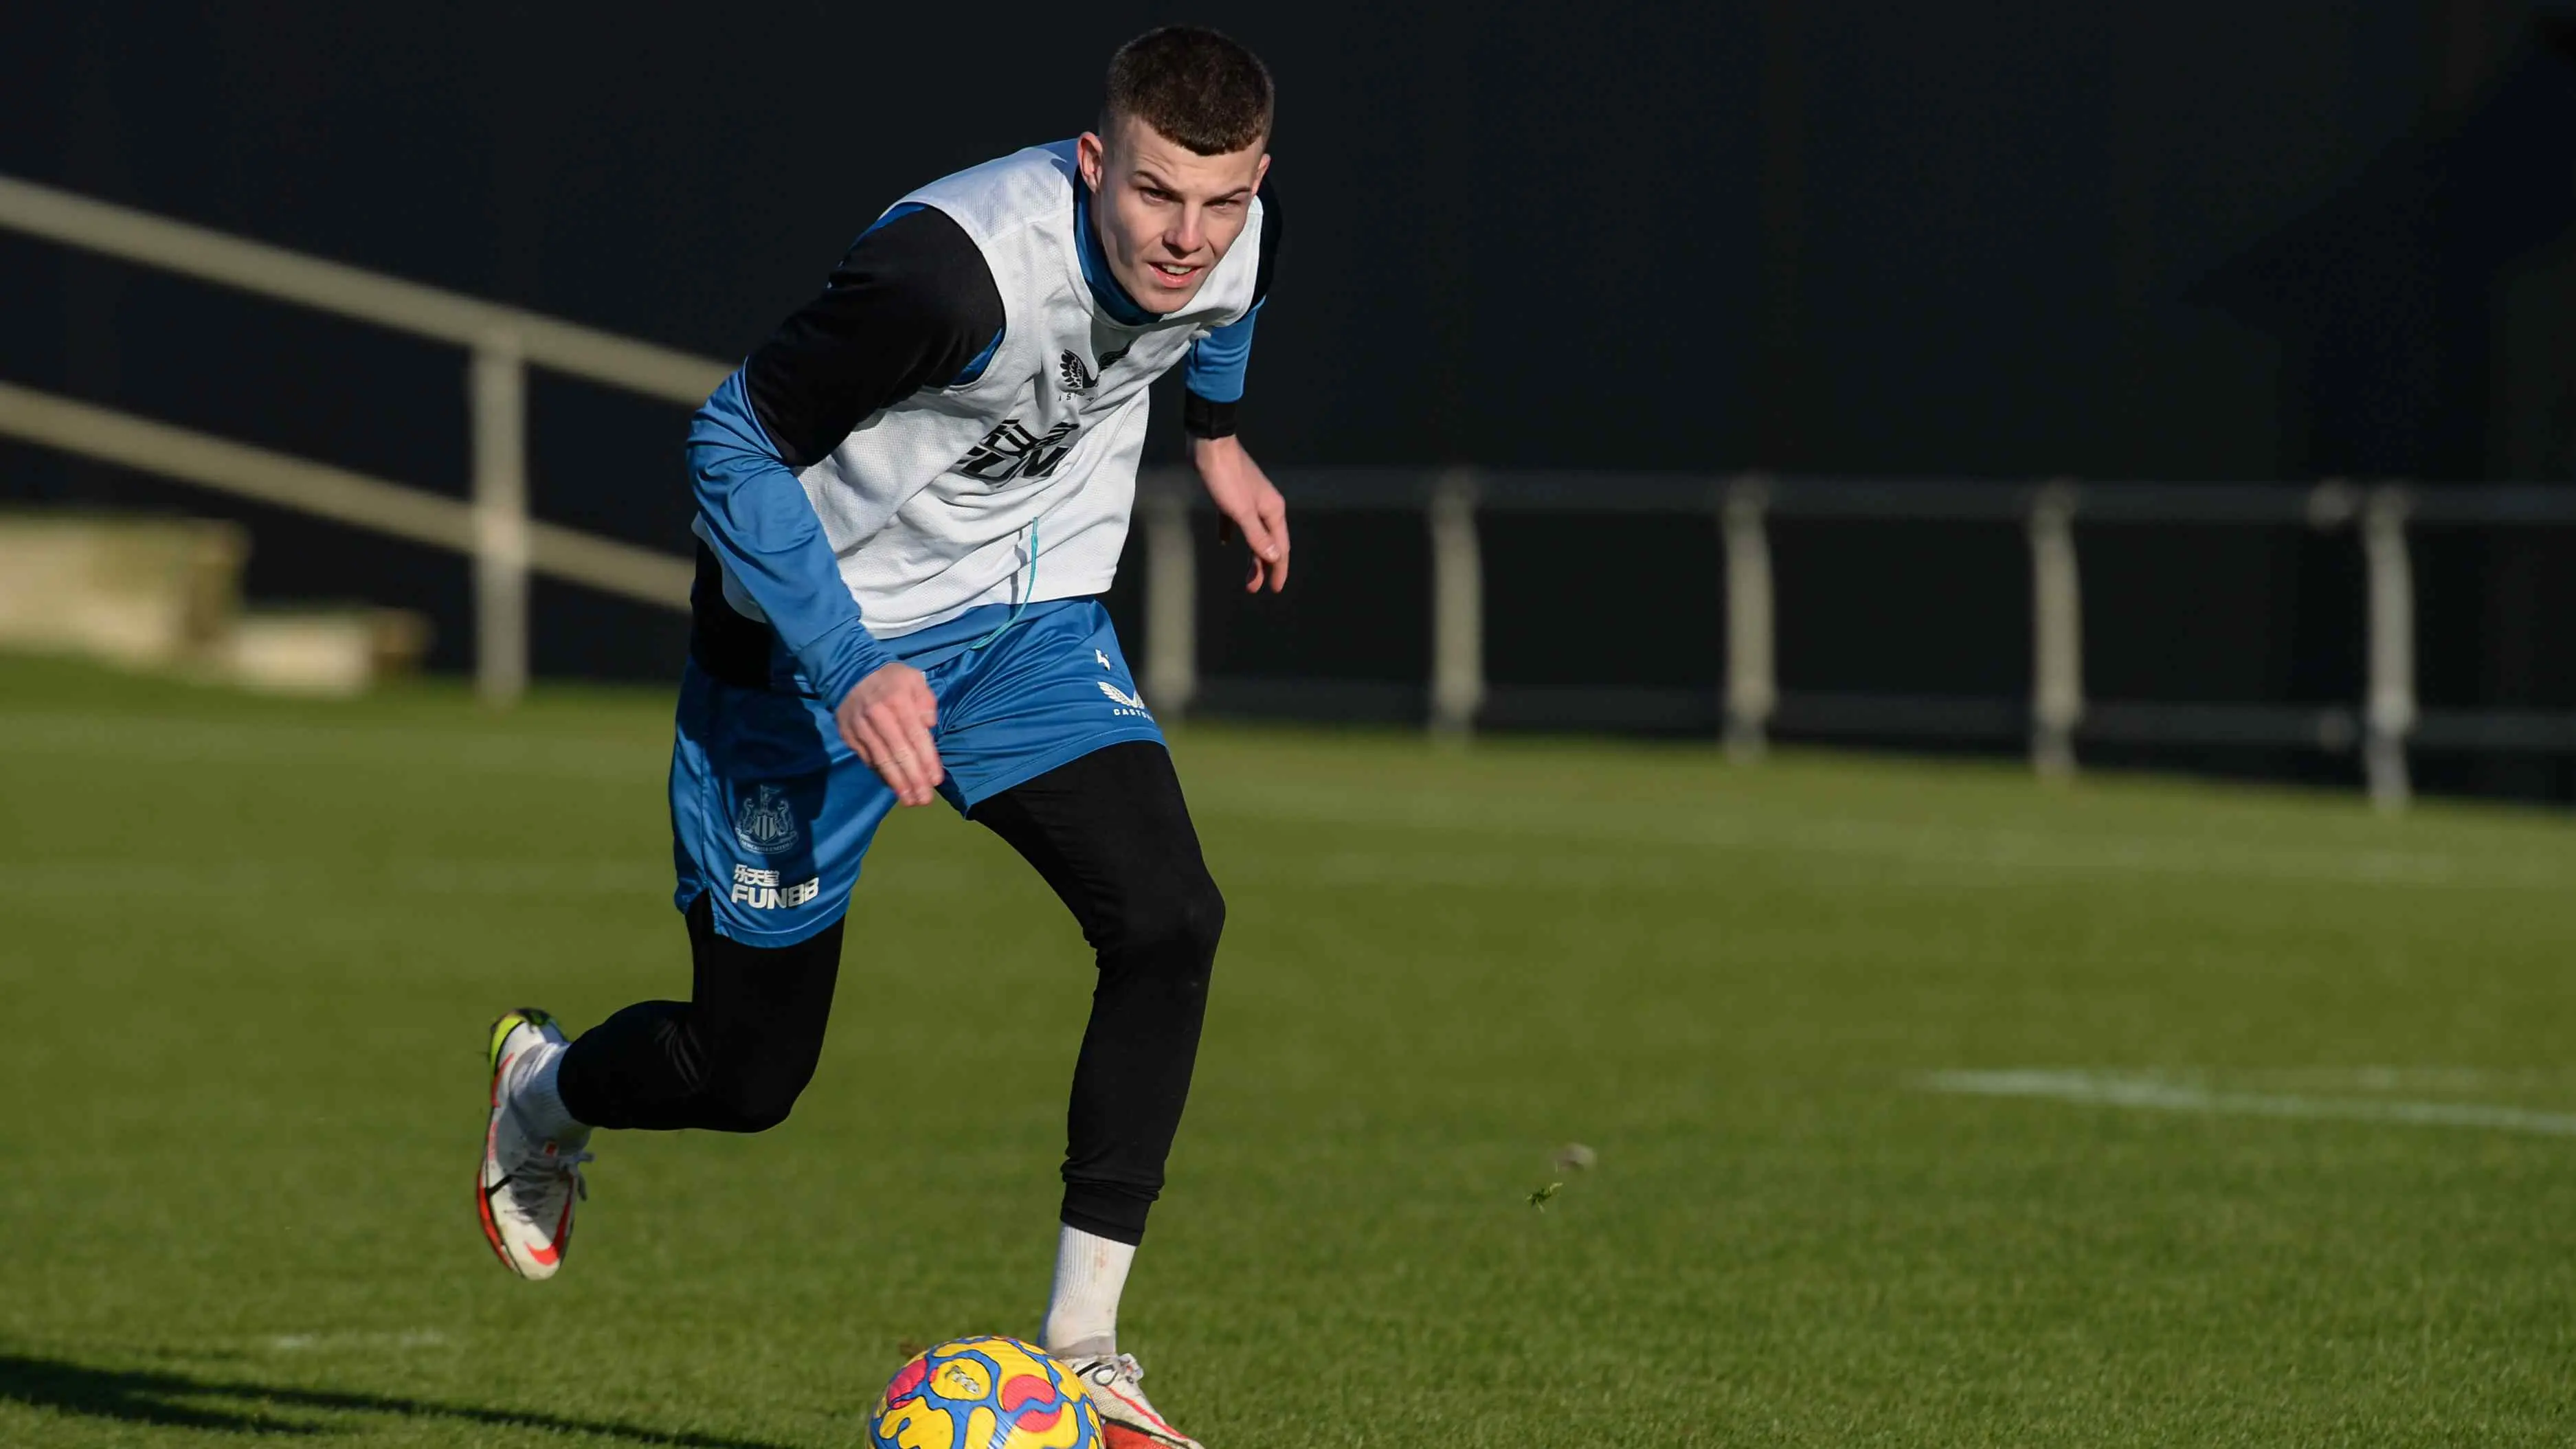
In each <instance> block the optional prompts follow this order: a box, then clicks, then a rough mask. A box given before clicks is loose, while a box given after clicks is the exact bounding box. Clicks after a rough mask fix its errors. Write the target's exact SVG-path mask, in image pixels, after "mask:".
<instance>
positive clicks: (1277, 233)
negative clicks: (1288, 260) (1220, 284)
mask: <svg viewBox="0 0 2576 1449" xmlns="http://www.w3.org/2000/svg"><path fill="white" fill-rule="evenodd" d="M1287 244H1288V213H1286V212H1284V211H1281V210H1280V209H1279V190H1278V188H1277V187H1274V186H1272V185H1271V184H1270V183H1269V182H1268V181H1264V182H1262V183H1261V268H1260V270H1258V271H1256V272H1254V273H1253V274H1252V301H1253V304H1254V305H1255V306H1258V305H1260V304H1261V303H1262V302H1263V301H1264V300H1266V299H1267V298H1268V297H1269V296H1270V274H1271V272H1272V271H1273V270H1274V269H1275V268H1276V267H1277V266H1278V264H1279V251H1280V248H1282V247H1284V246H1286V245H1287Z"/></svg>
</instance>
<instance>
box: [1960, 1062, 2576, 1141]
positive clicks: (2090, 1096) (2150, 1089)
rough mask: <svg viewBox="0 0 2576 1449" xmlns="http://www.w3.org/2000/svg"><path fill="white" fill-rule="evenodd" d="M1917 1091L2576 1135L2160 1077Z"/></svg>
mask: <svg viewBox="0 0 2576 1449" xmlns="http://www.w3.org/2000/svg"><path fill="white" fill-rule="evenodd" d="M1916 1085H1918V1086H1920V1087H1922V1088H1923V1089H1924V1090H1926V1091H1931V1092H1951V1093H1958V1094H1962V1095H1966V1096H1974V1097H2039V1098H2045V1099H2048V1100H2051V1101H2058V1102H2079V1103H2084V1104H2087V1105H2093V1106H2104V1107H2140V1108H2145V1109H2147V1110H2149V1111H2156V1112H2205V1113H2212V1114H2220V1115H2228V1116H2242V1117H2310V1118H2330V1119H2337V1120H2342V1121H2348V1122H2404V1123H2409V1124H2413V1125H2416V1126H2424V1127H2481V1128H2486V1129H2489V1130H2492V1131H2498V1132H2531V1133H2537V1134H2539V1135H2541V1136H2544V1137H2576V1114H2570V1113H2566V1112H2534V1111H2532V1110H2530V1109H2528V1108H2524V1107H2505V1106H2497V1105H2494V1104H2490V1103H2484V1102H2409V1101H2387V1100H2384V1099H2380V1100H2374V1099H2372V1098H2367V1097H2303V1096H2288V1095H2282V1094H2276V1093H2269V1092H2213V1091H2210V1090H2208V1089H2206V1088H2203V1087H2194V1086H2190V1085H2187V1084H2184V1083H2179V1082H2170V1081H2163V1080H2159V1079H2157V1078H2154V1077H2127V1076H2112V1075H2108V1074H2104V1073H2098V1072H2067V1071H2011V1072H1933V1073H1930V1074H1928V1075H1926V1076H1923V1077H1921V1078H1918V1079H1917V1082H1916Z"/></svg>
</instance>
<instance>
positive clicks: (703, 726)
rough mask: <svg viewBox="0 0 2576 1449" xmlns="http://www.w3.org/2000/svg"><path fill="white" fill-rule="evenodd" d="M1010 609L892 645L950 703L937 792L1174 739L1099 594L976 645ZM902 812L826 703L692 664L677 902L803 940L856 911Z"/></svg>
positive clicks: (684, 730) (971, 790) (685, 697)
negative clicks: (889, 823) (882, 828)
mask: <svg viewBox="0 0 2576 1449" xmlns="http://www.w3.org/2000/svg"><path fill="white" fill-rule="evenodd" d="M1008 617H1009V607H1008V606H1007V605H1000V604H996V605H990V606H988V607H986V608H983V609H977V610H975V611H973V612H972V613H970V614H968V615H967V616H966V617H964V618H962V619H958V620H955V621H952V622H951V623H949V624H944V625H940V626H938V627H937V628H934V629H929V630H924V631H923V632H922V633H921V634H920V635H907V636H905V637H903V638H899V639H895V640H891V641H889V646H890V647H891V648H892V649H893V650H894V651H895V653H896V656H897V657H898V658H901V659H903V660H904V661H905V662H906V663H909V664H912V665H913V667H915V668H917V669H920V670H922V672H923V673H924V674H925V675H926V676H927V677H928V678H929V681H930V690H931V693H932V694H933V695H935V696H936V697H937V698H938V700H939V727H938V728H937V729H935V730H933V731H932V735H931V737H932V739H933V740H934V741H935V742H936V743H937V745H938V746H939V760H940V763H941V764H942V765H944V766H945V767H946V769H947V779H946V780H945V781H943V782H942V783H941V785H940V787H939V792H940V793H941V794H942V795H945V796H946V797H948V803H949V804H951V805H954V806H956V807H957V809H958V811H959V812H960V813H961V814H962V813H965V812H968V811H971V810H973V809H974V808H975V806H976V804H977V803H978V802H979V801H982V800H985V799H988V798H990V797H992V796H994V795H998V794H1000V793H1001V792H1002V791H1004V790H1008V789H1010V788H1011V787H1012V786H1014V785H1018V784H1022V783H1024V782H1026V781H1029V780H1033V779H1035V778H1037V777H1038V776H1040V775H1043V774H1045V773H1046V772H1047V771H1049V770H1052V769H1054V768H1055V767H1056V766H1058V765H1061V764H1064V763H1066V762H1067V761H1069V760H1074V759H1078V758H1080V757H1081V756H1083V755H1087V754H1089V753H1091V752H1092V751H1093V750H1096V749H1100V748H1101V747H1103V746H1105V745H1113V744H1116V743H1118V742H1120V741H1122V740H1153V741H1155V742H1156V743H1158V744H1159V743H1161V742H1162V739H1163V731H1162V729H1161V727H1159V726H1157V725H1156V724H1155V723H1154V717H1153V716H1152V715H1151V714H1148V713H1147V712H1146V710H1145V702H1144V701H1143V700H1142V699H1141V698H1139V697H1138V695H1137V690H1136V680H1135V676H1134V675H1132V674H1131V673H1129V672H1128V669H1127V659H1126V656H1125V655H1123V654H1121V653H1120V652H1119V649H1118V635H1117V632H1116V631H1115V630H1114V629H1112V628H1111V627H1110V624H1109V611H1108V610H1106V609H1104V608H1102V607H1101V606H1100V601H1099V600H1097V599H1062V600H1055V601H1050V602H1047V603H1042V604H1035V605H1032V606H1030V607H1029V608H1028V610H1027V611H1026V612H1025V613H1023V614H1022V615H1021V616H1020V619H1019V622H1017V623H1015V624H1012V625H1010V626H1009V627H1008V628H1006V629H1004V630H1003V631H1002V632H1001V633H1000V634H999V636H998V637H994V638H992V639H991V641H990V642H989V643H986V644H984V645H983V646H982V647H980V648H975V647H968V644H969V643H970V642H971V641H973V640H975V639H978V638H982V637H983V636H984V635H986V634H988V633H990V631H991V630H992V629H993V628H994V626H995V625H997V624H1000V623H1001V622H1002V621H1003V620H1004V619H1006V618H1008ZM893 808H894V791H893V790H891V789H889V788H887V786H886V783H885V782H884V781H883V780H880V779H878V778H877V773H876V771H874V770H872V769H870V768H868V766H867V765H866V764H864V763H862V762H861V761H860V759H859V757H858V756H857V755H856V754H854V753H852V752H851V750H850V747H849V746H848V745H846V744H843V743H842V742H841V733H840V730H839V729H838V728H837V727H835V726H834V724H833V722H832V711H831V710H830V709H828V708H826V707H825V706H824V705H823V704H822V703H821V702H820V701H818V700H815V699H813V698H810V697H808V696H806V695H802V694H798V693H795V692H793V691H790V690H785V689H749V688H744V687H742V686H739V685H734V684H727V683H725V682H723V681H721V680H717V679H714V678H711V677H709V676H708V674H707V673H706V672H705V671H704V670H702V669H700V668H699V667H698V665H697V664H696V662H695V661H691V663H690V664H689V666H688V668H687V670H686V672H685V673H684V674H683V675H682V677H681V681H680V711H679V729H678V738H677V739H676V740H675V741H674V743H673V745H672V748H671V856H672V861H673V864H674V865H675V866H676V867H677V869H678V872H679V889H678V891H677V893H676V901H677V903H678V905H679V907H680V909H681V910H683V911H686V910H688V909H689V908H690V907H691V906H693V905H695V904H696V903H697V899H698V897H700V896H702V895H703V896H706V897H708V898H709V901H710V904H711V905H712V906H713V908H714V914H715V928H716V930H717V932H718V933H720V934H722V935H724V936H726V937H729V938H731V939H733V940H736V941H742V942H745V943H747V944H750V945H754V946H790V945H794V944H795V943H796V942H798V941H802V940H805V939H806V938H807V937H810V936H812V935H813V934H814V933H816V932H817V931H820V930H822V929H823V928H825V927H826V926H829V925H831V924H832V923H833V922H834V921H836V920H839V919H840V918H841V915H842V913H843V912H845V911H847V910H848V909H849V905H850V890H851V888H852V887H853V886H855V885H857V884H858V879H859V859H860V857H861V856H864V855H866V854H867V850H868V842H869V841H870V840H871V839H873V838H874V837H875V835H876V830H877V824H878V822H880V821H882V820H884V819H885V817H886V812H887V811H889V810H891V809H893Z"/></svg>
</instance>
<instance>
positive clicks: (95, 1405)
mask: <svg viewBox="0 0 2576 1449" xmlns="http://www.w3.org/2000/svg"><path fill="white" fill-rule="evenodd" d="M209 1400H211V1401H214V1402H212V1403H208V1402H207V1401H209ZM0 1403H19V1404H27V1405H31V1406H33V1407H35V1408H40V1409H54V1410H58V1411H60V1412H62V1413H64V1414H70V1415H77V1416H81V1417H85V1418H91V1419H109V1420H114V1421H116V1422H119V1423H126V1424H151V1425H158V1426H162V1427H166V1428H173V1429H211V1430H215V1431H218V1432H222V1433H232V1434H255V1435H275V1436H278V1437H281V1438H289V1437H299V1436H302V1435H308V1434H324V1433H330V1432H332V1428H331V1426H328V1425H323V1424H312V1423H301V1422H297V1421H295V1420H291V1419H284V1418H279V1417H276V1415H275V1412H274V1411H276V1410H279V1409H327V1410H332V1411H335V1412H340V1413H360V1414H397V1415H401V1416H402V1417H405V1418H410V1419H423V1420H437V1419H445V1420H450V1421H453V1422H455V1423H458V1424H478V1425H484V1426H487V1427H491V1428H502V1429H542V1430H545V1431H547V1432H549V1433H557V1434H591V1435H596V1436H598V1437H600V1438H604V1439H622V1440H625V1441H626V1442H628V1443H630V1444H669V1445H674V1446H677V1449H779V1446H777V1445H773V1444H769V1443H765V1442H763V1441H760V1440H755V1439H729V1438H726V1437H724V1436H722V1435H717V1434H689V1433H682V1432H678V1431H675V1430H663V1429H645V1428H639V1427H637V1426H635V1425H632V1424H613V1423H607V1422H604V1421H600V1420H592V1419H574V1418H567V1417H565V1416H563V1415H561V1414H537V1413H528V1412H525V1411H522V1410H517V1409H478V1408H474V1407H472V1406H470V1405H464V1404H441V1403H436V1402H433V1401H431V1400H428V1399H406V1398H398V1397H395V1396H393V1395H389V1394H352V1393H339V1392H335V1391H333V1390H329V1389H293V1388H285V1387H281V1386H279V1385H276V1384H263V1383H254V1382H251V1381H249V1380H246V1379H209V1378H198V1377H196V1376H194V1375H191V1374H184V1373H175V1372H171V1371H169V1370H166V1369H105V1368H91V1367H89V1366H88V1365H86V1364H76V1363H66V1362H64V1361H62V1360H60V1359H50V1358H25V1357H21V1356H19V1355H16V1354H6V1353H0Z"/></svg>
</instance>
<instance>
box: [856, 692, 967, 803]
mask: <svg viewBox="0 0 2576 1449" xmlns="http://www.w3.org/2000/svg"><path fill="white" fill-rule="evenodd" d="M832 722H833V723H834V724H837V725H839V726H840V727H841V742H842V743H843V744H846V745H848V746H849V747H850V748H851V749H852V750H853V751H855V752H856V753H857V754H858V757H859V758H860V759H861V760H864V761H866V762H867V766H868V768H869V769H871V770H874V771H876V772H877V775H878V776H879V777H880V778H882V779H883V780H884V781H885V782H886V784H887V785H888V786H889V787H891V788H892V789H893V790H894V797H895V798H896V799H897V800H900V801H902V802H903V803H904V804H906V805H927V804H929V803H930V799H931V796H933V795H934V794H936V793H938V785H939V782H940V780H941V779H942V778H944V777H945V772H944V771H942V770H941V768H940V765H939V747H938V746H937V745H934V744H932V743H931V742H930V732H931V731H932V730H934V729H937V728H938V727H939V701H938V700H937V699H936V698H934V697H933V696H932V695H931V693H930V681H929V680H927V679H924V678H922V677H921V671H920V670H918V669H915V668H913V667H912V666H911V665H909V664H887V665H882V666H880V667H879V668H878V669H877V671H876V672H875V673H874V674H871V675H869V676H868V677H867V678H865V679H862V680H860V681H859V682H858V683H857V684H855V685H852V686H851V687H850V692H849V693H848V694H845V695H843V696H841V704H840V707H839V708H838V709H835V710H833V711H832Z"/></svg>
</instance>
